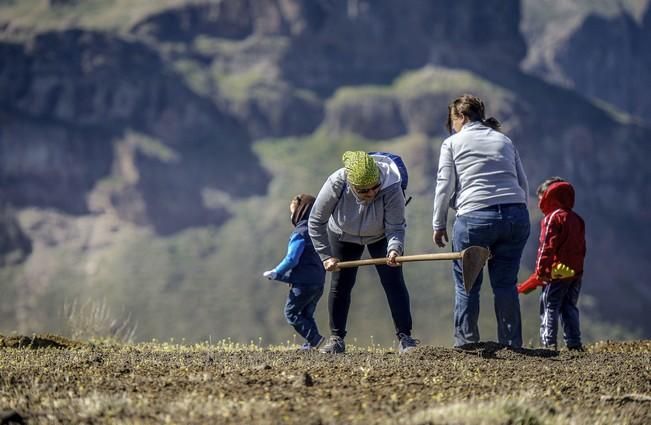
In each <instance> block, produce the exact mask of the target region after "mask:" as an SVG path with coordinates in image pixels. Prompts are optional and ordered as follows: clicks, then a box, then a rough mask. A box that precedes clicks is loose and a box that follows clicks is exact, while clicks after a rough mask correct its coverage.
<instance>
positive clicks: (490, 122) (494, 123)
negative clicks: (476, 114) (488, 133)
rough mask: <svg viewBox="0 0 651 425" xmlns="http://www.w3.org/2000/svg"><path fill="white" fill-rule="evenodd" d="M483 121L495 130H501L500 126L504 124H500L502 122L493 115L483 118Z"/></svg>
mask: <svg viewBox="0 0 651 425" xmlns="http://www.w3.org/2000/svg"><path fill="white" fill-rule="evenodd" d="M481 123H482V124H484V125H485V126H486V127H490V128H492V129H493V130H495V131H499V129H500V127H502V124H500V122H499V121H498V120H497V119H495V118H493V117H490V118H486V119H484V120H481Z"/></svg>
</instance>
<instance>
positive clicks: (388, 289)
mask: <svg viewBox="0 0 651 425" xmlns="http://www.w3.org/2000/svg"><path fill="white" fill-rule="evenodd" d="M366 247H367V248H368V252H369V253H370V254H371V257H373V258H385V257H386V255H387V240H386V238H384V239H382V240H380V241H378V242H375V243H372V244H369V245H366ZM330 248H331V250H332V255H333V256H334V257H337V258H339V259H340V260H341V261H354V260H359V259H360V258H361V256H362V253H363V252H364V245H358V244H355V243H348V242H341V241H338V240H337V237H336V236H335V235H333V234H330ZM375 268H376V270H377V272H378V275H379V276H380V282H381V283H382V287H383V288H384V293H385V294H386V297H387V301H388V302H389V308H390V309H391V316H392V317H393V323H394V325H395V328H396V334H399V333H404V334H406V335H411V311H410V308H409V292H408V291H407V286H406V285H405V279H404V277H403V275H402V267H390V266H387V265H379V266H375ZM356 277H357V267H352V268H346V269H342V270H341V271H338V272H334V273H332V280H331V284H330V295H329V297H328V310H329V311H330V332H331V333H332V335H337V336H339V337H341V338H344V337H345V336H346V322H347V320H348V310H349V309H350V294H351V292H352V290H353V286H354V285H355V279H356Z"/></svg>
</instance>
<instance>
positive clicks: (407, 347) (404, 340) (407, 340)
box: [398, 333, 420, 354]
mask: <svg viewBox="0 0 651 425" xmlns="http://www.w3.org/2000/svg"><path fill="white" fill-rule="evenodd" d="M398 338H400V341H399V342H398V349H399V352H400V354H406V353H408V352H410V351H412V350H414V349H415V348H416V346H418V344H420V340H418V339H415V338H412V337H411V336H409V335H407V334H403V333H400V334H398Z"/></svg>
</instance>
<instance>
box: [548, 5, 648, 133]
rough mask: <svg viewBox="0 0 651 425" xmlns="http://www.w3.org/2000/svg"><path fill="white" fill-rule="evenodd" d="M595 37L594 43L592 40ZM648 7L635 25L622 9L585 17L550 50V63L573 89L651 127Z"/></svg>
mask: <svg viewBox="0 0 651 425" xmlns="http://www.w3.org/2000/svg"><path fill="white" fill-rule="evenodd" d="M595 39H598V40H599V42H598V43H595ZM650 43H651V7H649V8H648V9H647V12H646V15H645V17H644V18H643V19H642V22H641V23H640V24H638V23H637V22H636V21H635V20H634V19H633V18H632V17H631V16H629V15H628V14H626V13H623V14H621V15H619V16H615V17H612V18H604V17H601V16H596V15H589V16H587V17H586V18H585V20H584V21H583V23H582V24H581V25H580V26H579V27H578V28H577V30H576V31H575V32H574V33H572V34H571V35H570V36H569V38H568V39H567V40H566V41H565V43H564V45H563V46H560V47H559V49H558V50H557V51H556V55H555V62H556V63H557V64H558V66H559V67H560V69H561V70H562V72H563V75H564V76H565V78H566V79H567V80H568V81H570V83H571V84H572V86H573V88H574V89H575V90H577V91H578V92H580V93H583V94H585V95H586V96H589V97H592V98H596V99H602V100H604V101H606V102H608V103H610V104H612V105H615V106H616V107H617V108H619V109H620V110H622V111H624V112H627V113H629V114H631V115H635V116H637V117H640V118H642V119H643V120H644V121H646V122H647V123H648V124H649V125H651V98H649V96H648V93H646V91H645V90H640V87H650V86H651V58H649V55H648V51H649V45H650Z"/></svg>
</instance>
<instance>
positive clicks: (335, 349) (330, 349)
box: [321, 335, 346, 354]
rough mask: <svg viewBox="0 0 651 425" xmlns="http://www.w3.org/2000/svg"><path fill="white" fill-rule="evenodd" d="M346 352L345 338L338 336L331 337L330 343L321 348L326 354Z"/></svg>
mask: <svg viewBox="0 0 651 425" xmlns="http://www.w3.org/2000/svg"><path fill="white" fill-rule="evenodd" d="M344 351H346V343H345V342H344V339H343V338H341V337H339V336H336V335H332V336H330V338H329V339H328V341H327V342H326V343H325V345H324V346H323V347H322V348H321V352H322V353H325V354H339V353H343V352H344Z"/></svg>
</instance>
